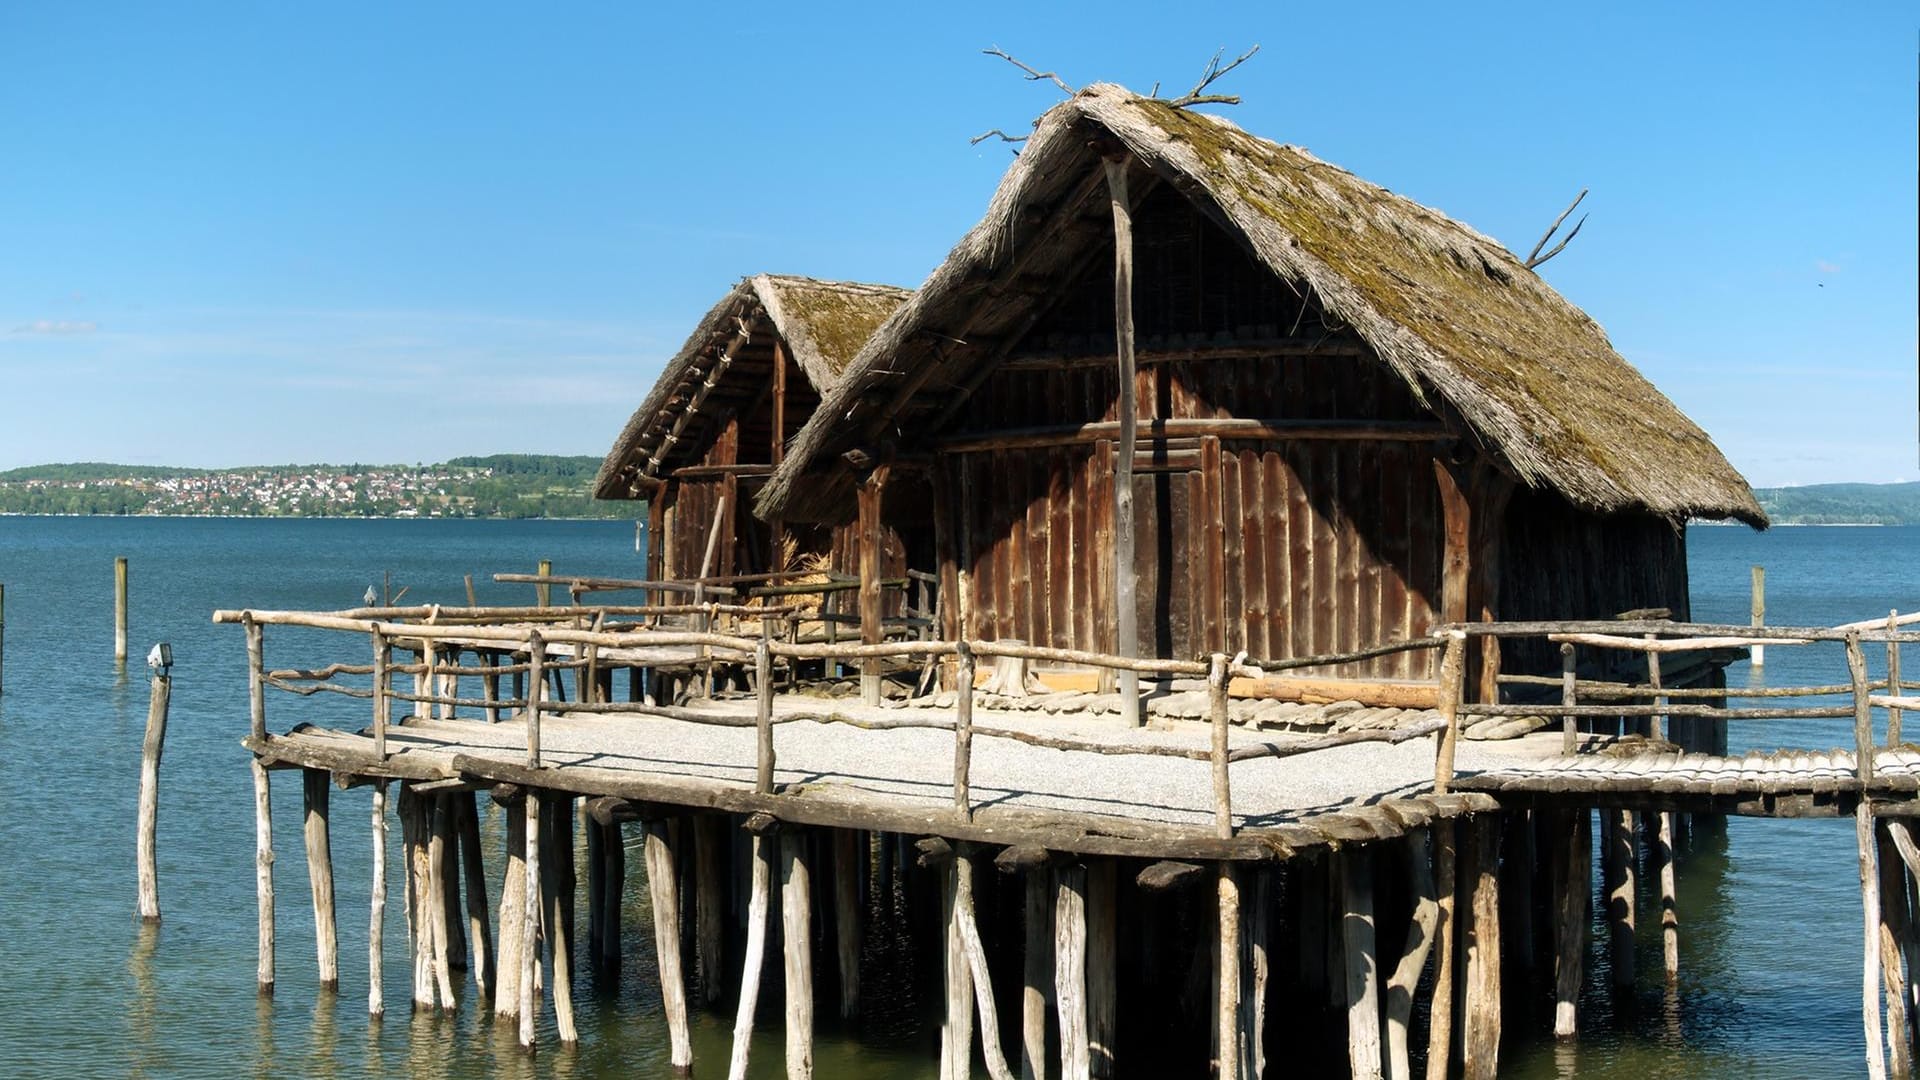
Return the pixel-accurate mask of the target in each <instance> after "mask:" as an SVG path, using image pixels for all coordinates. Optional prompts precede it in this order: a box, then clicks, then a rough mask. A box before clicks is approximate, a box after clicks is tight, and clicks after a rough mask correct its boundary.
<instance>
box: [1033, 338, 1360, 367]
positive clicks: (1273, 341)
mask: <svg viewBox="0 0 1920 1080" xmlns="http://www.w3.org/2000/svg"><path fill="white" fill-rule="evenodd" d="M1368 355H1371V350H1369V349H1368V348H1367V346H1366V345H1364V344H1362V343H1360V342H1358V341H1351V340H1348V341H1328V340H1326V339H1325V338H1320V337H1285V338H1259V339H1253V340H1247V341H1235V342H1232V343H1231V344H1225V345H1219V344H1194V345H1150V346H1147V347H1144V348H1139V349H1137V350H1135V352H1134V358H1135V360H1136V361H1137V362H1138V363H1139V364H1141V365H1142V366H1145V365H1147V364H1171V363H1195V362H1205V361H1209V360H1262V359H1267V358H1270V357H1283V356H1284V357H1292V356H1351V357H1360V356H1368ZM1112 360H1113V354H1112V353H1111V352H1098V353H1076V352H1044V351H1034V352H1020V353H1013V354H1010V355H1009V356H1008V357H1007V359H1006V360H1005V361H1004V362H1002V363H1001V365H1000V369H1001V370H1002V371H1061V370H1067V369H1072V368H1082V367H1105V366H1106V365H1107V364H1108V363H1110V362H1111V361H1112Z"/></svg>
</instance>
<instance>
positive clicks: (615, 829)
mask: <svg viewBox="0 0 1920 1080" xmlns="http://www.w3.org/2000/svg"><path fill="white" fill-rule="evenodd" d="M590 828H592V829H594V830H596V831H598V832H599V833H600V859H601V862H602V863H603V864H604V867H603V869H602V873H603V874H604V880H603V888H602V893H601V901H600V902H601V904H602V905H603V906H602V908H601V910H600V953H599V966H600V973H601V976H602V977H603V978H604V979H606V981H607V985H609V986H611V985H613V984H615V983H618V982H619V981H620V903H621V900H622V899H623V898H624V897H625V896H626V893H627V841H626V835H625V834H624V832H623V831H622V830H621V827H620V823H619V822H618V821H610V822H608V823H607V824H605V825H602V824H600V823H599V822H593V823H592V824H591V825H590ZM678 846H679V845H678V844H677V843H676V844H674V847H676V848H677V847H678ZM673 902H674V909H675V910H674V913H673V914H674V919H673V922H674V926H675V928H676V929H675V934H676V943H677V941H678V938H677V935H678V933H679V931H678V926H679V923H680V912H679V904H680V892H679V888H678V874H676V875H675V889H674V894H673ZM653 910H654V918H655V919H658V918H659V917H660V916H659V910H660V909H659V908H657V907H656V908H654V909H653ZM679 959H680V958H679V956H678V955H676V956H675V957H674V962H675V963H676V964H678V963H679ZM663 970H664V969H663ZM680 1000H681V1006H682V1011H683V1012H684V1010H685V1003H686V986H685V984H684V982H683V983H682V985H681V987H680Z"/></svg>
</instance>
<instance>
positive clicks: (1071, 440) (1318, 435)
mask: <svg viewBox="0 0 1920 1080" xmlns="http://www.w3.org/2000/svg"><path fill="white" fill-rule="evenodd" d="M1121 393H1123V394H1124V393H1126V390H1125V387H1124V386H1123V387H1122V388H1121ZM1123 417H1124V414H1123ZM1125 426H1126V421H1125V419H1124V418H1123V419H1121V420H1096V421H1093V422H1091V423H1085V424H1051V425H1044V426H1039V427H1024V428H1003V429H1001V430H999V431H969V432H965V433H962V434H958V435H951V436H946V437H944V438H941V439H937V440H935V441H934V444H933V445H934V446H936V447H938V448H939V449H941V450H944V451H946V452H947V453H969V452H978V451H983V450H1027V449H1038V448H1044V447H1053V446H1076V445H1083V444H1086V443H1093V442H1098V441H1100V440H1102V439H1110V438H1114V437H1116V436H1118V435H1120V434H1121V432H1122V430H1123V429H1124V427H1125ZM1136 431H1137V432H1138V434H1139V435H1141V436H1144V437H1145V439H1146V440H1147V442H1148V443H1149V445H1153V446H1157V445H1159V444H1162V443H1164V442H1166V441H1167V440H1171V439H1200V438H1218V439H1232V440H1234V441H1237V442H1303V441H1315V440H1320V441H1337V442H1436V441H1439V440H1442V439H1448V438H1451V436H1450V435H1449V433H1448V432H1447V429H1446V428H1445V427H1443V426H1441V425H1439V424H1436V423H1431V422H1428V421H1419V420H1374V421H1359V420H1263V419H1255V418H1230V417H1228V418H1219V419H1181V418H1173V419H1165V418H1160V419H1153V420H1147V421H1144V422H1143V423H1142V424H1141V425H1140V426H1138V427H1136Z"/></svg>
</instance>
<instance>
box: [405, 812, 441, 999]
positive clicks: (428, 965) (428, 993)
mask: <svg viewBox="0 0 1920 1080" xmlns="http://www.w3.org/2000/svg"><path fill="white" fill-rule="evenodd" d="M431 816H432V815H431V811H430V810H429V809H428V808H427V804H426V799H425V798H424V797H422V796H421V795H419V794H418V793H416V792H415V791H414V789H413V785H412V784H406V783H403V784H401V786H400V848H401V854H402V856H403V858H402V861H403V862H404V863H405V865H406V869H407V874H406V885H407V888H406V896H407V907H406V912H407V944H408V950H409V956H410V957H411V958H412V964H411V970H412V974H413V1008H414V1011H415V1012H419V1011H421V1010H430V1009H432V1008H433V1007H434V1005H435V1004H436V1002H435V999H434V983H433V955H434V947H433V918H432V915H431V914H430V913H431V912H432V911H433V910H435V905H434V904H433V903H432V902H431V900H432V897H431V893H430V891H429V886H428V881H429V875H430V874H431V872H432V870H431V867H430V864H429V862H428V858H427V834H428V833H429V832H430V831H431V830H432V820H431Z"/></svg>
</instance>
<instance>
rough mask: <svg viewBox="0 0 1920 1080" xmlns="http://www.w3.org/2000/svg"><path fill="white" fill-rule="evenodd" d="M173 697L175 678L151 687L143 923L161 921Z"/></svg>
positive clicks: (143, 813) (143, 750)
mask: <svg viewBox="0 0 1920 1080" xmlns="http://www.w3.org/2000/svg"><path fill="white" fill-rule="evenodd" d="M172 696H173V680H172V678H170V677H169V676H166V675H161V674H155V675H154V676H153V679H152V681H151V685H150V686H149V687H148V695H147V731H146V736H145V737H144V738H143V739H142V740H141V743H140V809H139V815H138V820H137V822H136V825H137V830H136V833H135V839H134V865H135V868H136V870H135V873H136V877H137V878H138V885H139V897H138V901H137V903H138V911H139V912H140V920H141V921H142V922H159V921H160V871H159V862H158V858H159V856H158V839H159V836H158V834H159V825H160V758H161V756H162V752H163V751H164V750H165V749H166V745H167V705H168V702H169V700H170V699H171V698H172Z"/></svg>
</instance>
